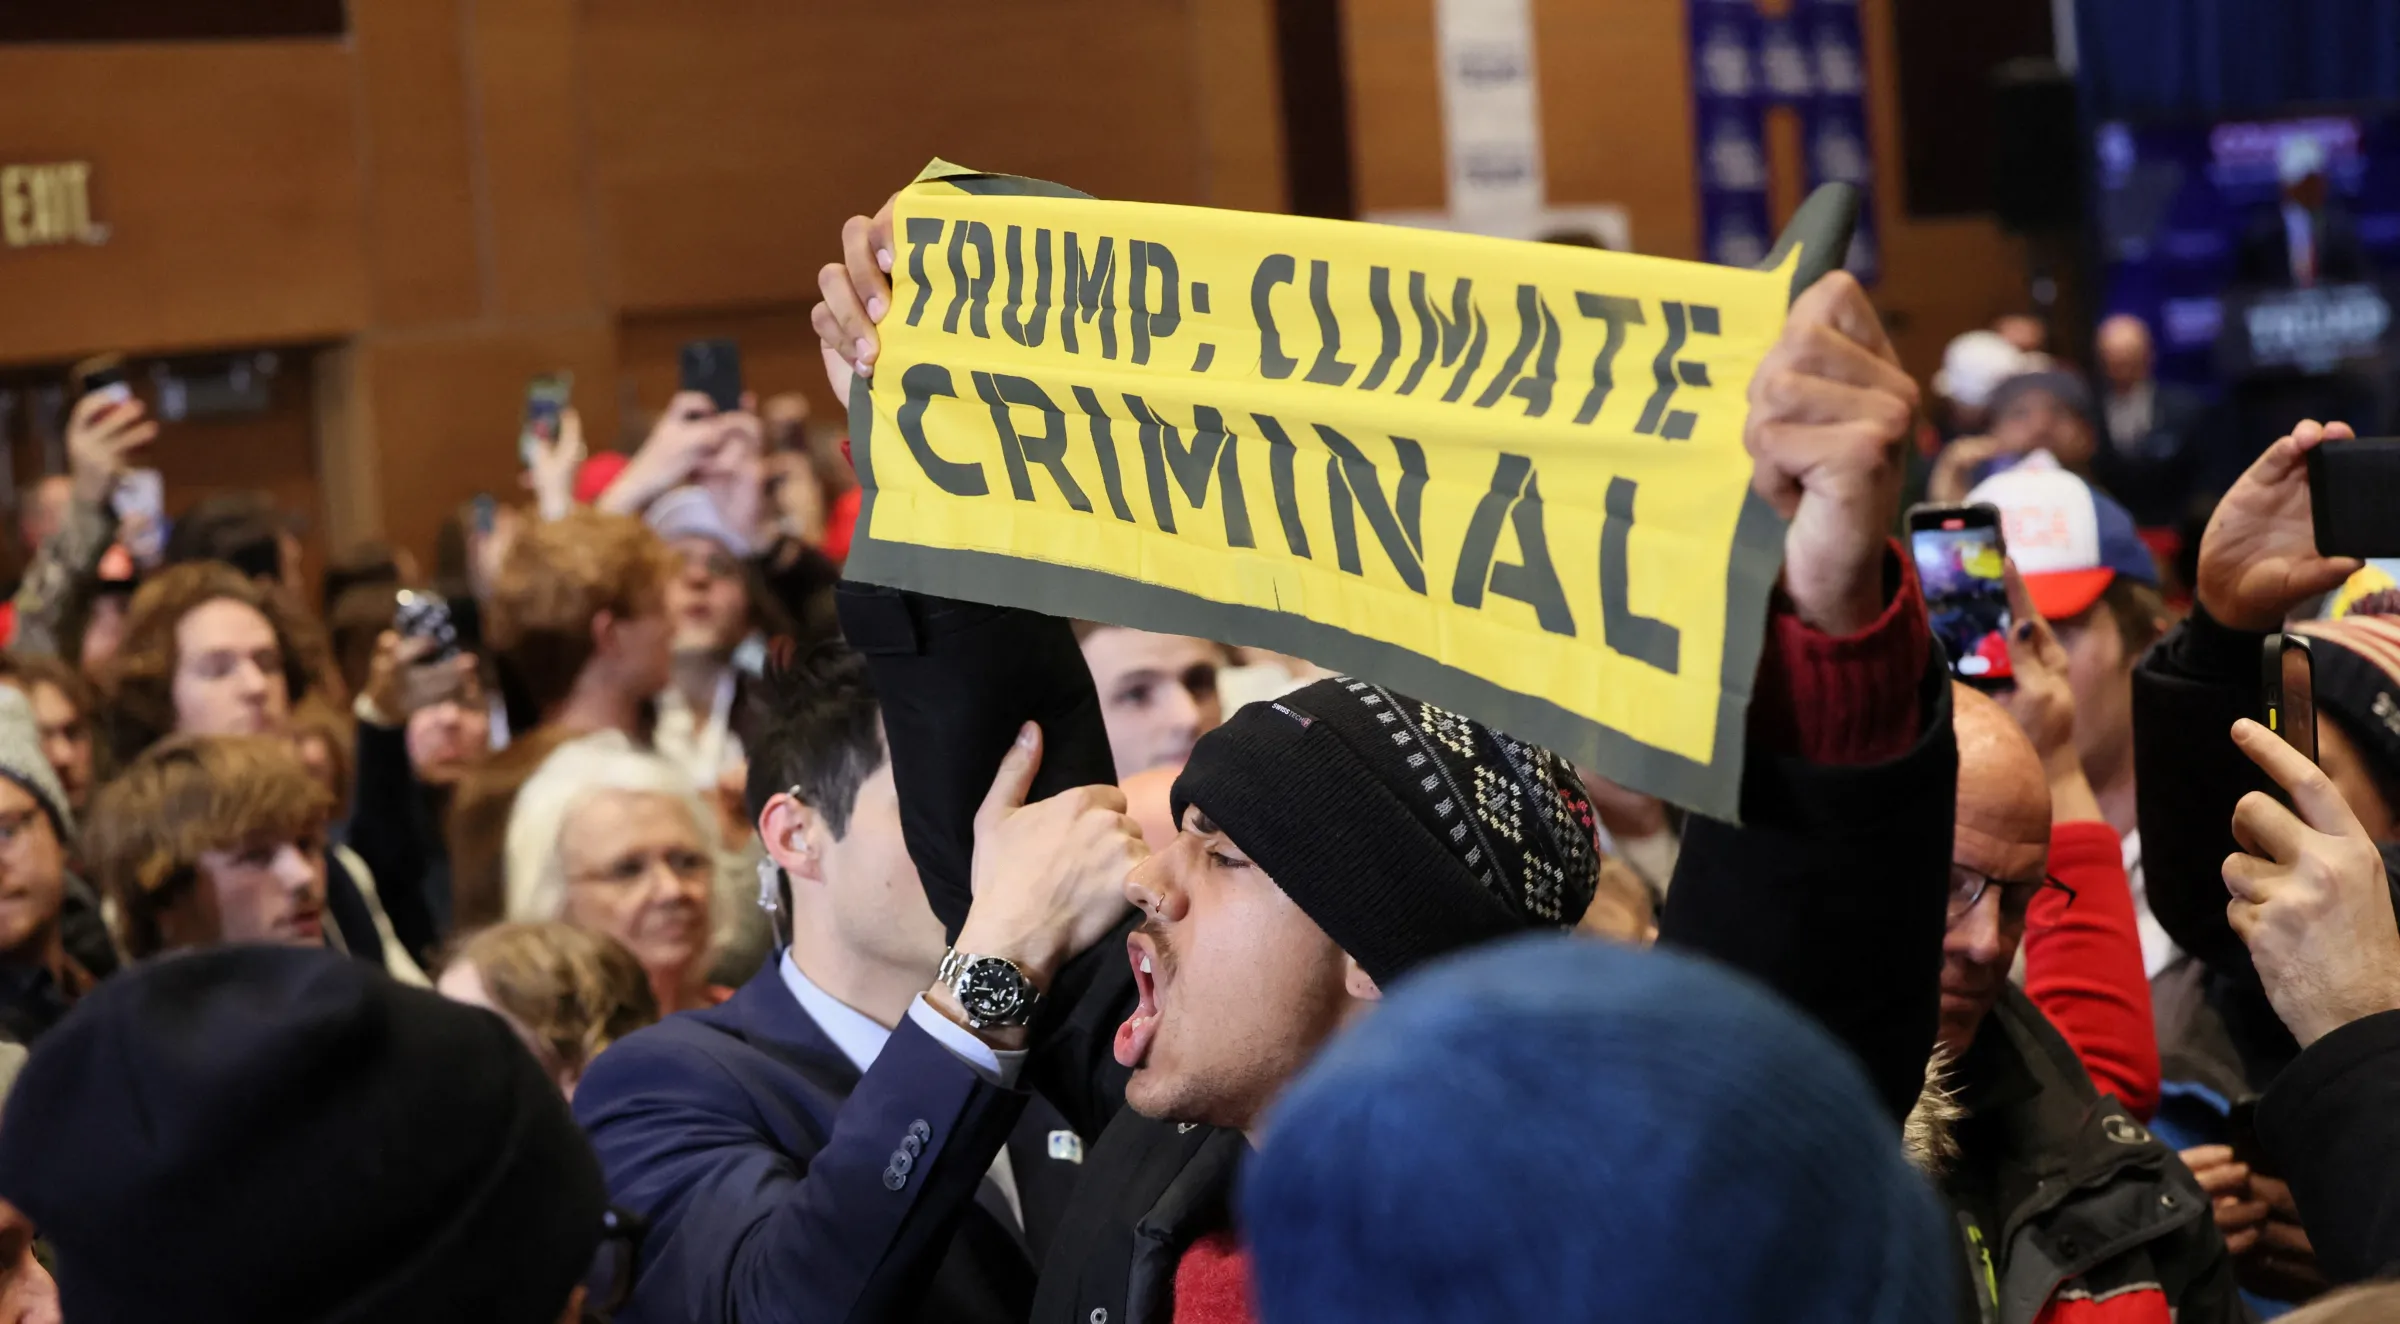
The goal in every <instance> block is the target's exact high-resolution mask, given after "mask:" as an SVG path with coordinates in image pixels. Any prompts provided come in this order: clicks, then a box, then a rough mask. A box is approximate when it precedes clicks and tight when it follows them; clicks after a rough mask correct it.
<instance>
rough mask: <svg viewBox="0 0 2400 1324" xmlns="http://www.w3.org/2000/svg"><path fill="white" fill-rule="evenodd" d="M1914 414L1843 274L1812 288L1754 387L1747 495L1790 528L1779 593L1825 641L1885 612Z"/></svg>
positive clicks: (1902, 377) (1877, 323) (1861, 300)
mask: <svg viewBox="0 0 2400 1324" xmlns="http://www.w3.org/2000/svg"><path fill="white" fill-rule="evenodd" d="M1916 411H1917V384H1916V383H1915V382H1914V381H1912V380H1910V378H1909V375H1908V374H1907V373H1906V372H1904V371H1902V370H1901V368H1900V359H1899V356H1898V355H1896V354H1894V353H1893V352H1892V342H1891V340H1890V338H1889V337H1887V336H1885V335H1884V333H1883V321H1882V319H1881V318H1879V317H1877V316H1876V315H1875V307H1874V305H1873V304H1871V303H1869V302H1868V301H1867V295H1866V291H1865V290H1862V289H1860V288H1859V285H1858V282H1857V281H1856V280H1855V279H1853V278H1852V277H1851V276H1850V274H1849V273H1848V272H1842V271H1836V272H1834V273H1832V274H1830V275H1828V276H1826V277H1825V278H1824V279H1822V280H1819V281H1818V282H1817V283H1816V284H1814V285H1811V286H1809V287H1808V291H1807V292H1806V293H1804V294H1802V295H1801V296H1800V300H1799V302H1797V303H1795V304H1793V305H1792V312H1791V316H1790V317H1789V318H1788V319H1787V320H1786V321H1785V322H1784V324H1783V335H1782V336H1781V337H1779V338H1778V339H1777V340H1776V342H1775V346H1774V348H1772V349H1770V350H1768V351H1767V356H1766V358H1765V359H1764V360H1762V361H1761V362H1760V363H1759V365H1758V373H1757V375H1756V376H1754V377H1752V378H1751V379H1750V422H1749V427H1748V429H1747V430H1746V432H1745V433H1744V436H1743V442H1744V444H1745V445H1746V446H1747V447H1748V448H1749V451H1750V455H1751V458H1752V459H1753V460H1754V461H1756V463H1757V473H1756V476H1755V477H1754V478H1753V479H1752V486H1753V487H1755V488H1756V489H1757V491H1758V494H1759V495H1760V496H1762V497H1764V498H1766V500H1767V502H1768V504H1770V505H1772V506H1773V507H1774V508H1775V511H1776V513H1777V514H1780V515H1782V516H1783V517H1784V518H1785V519H1787V520H1790V521H1791V528H1790V529H1789V531H1787V532H1786V533H1785V535H1784V540H1783V586H1784V591H1785V592H1786V593H1788V594H1790V596H1791V599H1792V605H1793V607H1794V608H1795V609H1796V610H1797V612H1798V613H1799V616H1800V619H1801V620H1802V621H1805V622H1807V623H1808V624H1809V625H1811V626H1813V627H1815V628H1816V629H1818V630H1820V631H1822V632H1824V633H1826V634H1830V635H1835V636H1841V635H1850V634H1856V633H1858V632H1859V631H1860V630H1863V629H1865V628H1866V627H1867V626H1869V625H1871V624H1873V623H1874V620H1875V618H1876V617H1877V616H1879V615H1881V614H1882V613H1883V608H1884V584H1883V570H1884V552H1885V547H1886V540H1887V539H1888V538H1889V537H1890V536H1891V530H1892V526H1893V524H1894V523H1895V521H1896V520H1897V519H1898V517H1899V514H1900V485H1901V478H1902V475H1903V466H1902V462H1901V448H1902V447H1903V446H1905V445H1906V444H1907V442H1908V436H1909V429H1910V427H1911V426H1912V425H1913V423H1914V421H1915V418H1916Z"/></svg>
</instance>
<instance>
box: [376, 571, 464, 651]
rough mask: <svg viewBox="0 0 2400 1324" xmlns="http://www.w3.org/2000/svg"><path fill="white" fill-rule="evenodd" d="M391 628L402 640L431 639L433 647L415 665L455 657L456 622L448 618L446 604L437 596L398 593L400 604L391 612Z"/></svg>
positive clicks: (405, 592) (433, 594)
mask: <svg viewBox="0 0 2400 1324" xmlns="http://www.w3.org/2000/svg"><path fill="white" fill-rule="evenodd" d="M392 629H394V630H396V631H398V632H399V634H400V637H401V638H403V639H431V640H433V647H432V648H431V649H430V650H428V651H427V652H426V654H425V656H424V657H422V658H420V659H418V665H420V666H422V665H424V664H426V663H429V662H447V661H449V660H450V659H452V658H454V657H457V656H458V623H457V622H456V621H455V620H452V619H451V616H450V604H449V602H448V601H446V600H445V599H444V598H443V597H442V596H441V595H440V594H438V593H419V592H415V591H413V590H410V589H402V590H400V605H399V606H398V608H396V609H395V610H394V611H393V612H392Z"/></svg>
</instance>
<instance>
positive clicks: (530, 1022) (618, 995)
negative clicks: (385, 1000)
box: [436, 921, 658, 1099]
mask: <svg viewBox="0 0 2400 1324" xmlns="http://www.w3.org/2000/svg"><path fill="white" fill-rule="evenodd" d="M436 987H437V988H439V989H440V990H441V992H442V995H443V996H445V997H447V998H449V999H451V1000H452V1001H454V1002H464V1003H467V1004H468V1005H470V1006H476V1007H485V1008H488V1009H490V1010H492V1011H495V1012H498V1013H499V1014H500V1018H501V1019H502V1020H505V1021H507V1022H508V1024H509V1028H511V1029H513V1030H515V1031H516V1032H517V1037H518V1038H520V1039H523V1040H524V1041H525V1046H526V1047H527V1048H530V1049H532V1050H533V1055H534V1057H535V1058H537V1059H538V1060H539V1061H540V1062H541V1064H542V1070H543V1071H545V1072H548V1073H549V1075H550V1078H551V1079H552V1080H555V1081H557V1082H558V1087H559V1089H560V1090H562V1091H564V1092H565V1093H566V1096H567V1097H568V1098H569V1099H572V1098H574V1097H575V1083H576V1082H577V1081H579V1080H581V1079H583V1071H584V1068H585V1067H588V1066H590V1065H591V1063H592V1059H593V1058H596V1057H598V1056H600V1054H601V1052H602V1050H604V1049H606V1048H607V1047H608V1046H609V1045H610V1044H613V1043H615V1042H616V1041H617V1040H619V1039H622V1038H624V1037H625V1036H626V1035H629V1034H631V1033H633V1032H634V1031H635V1030H638V1029H640V1028H642V1027H643V1026H645V1025H648V1024H650V1023H651V1022H652V1021H655V1020H657V1019H658V1000H657V998H655V997H653V996H652V995H651V992H650V976H649V973H648V972H647V971H645V970H643V969H642V963H641V962H640V961H637V960H635V959H634V956H633V953H632V952H630V951H627V950H626V949H625V945H624V944H623V943H621V942H618V941H617V940H616V939H614V938H611V937H608V936H606V935H605V934H599V933H594V932H592V931H591V930H589V929H582V928H577V927H576V926H575V925H572V924H568V923H566V922H564V921H553V922H550V923H547V924H501V925H496V926H494V927H492V928H488V929H485V930H483V931H482V932H480V933H477V934H474V935H472V936H471V937H469V938H468V939H467V940H466V941H465V942H464V943H462V944H460V946H459V949H458V954H457V955H456V956H454V957H452V958H451V960H450V963H449V964H448V965H447V966H444V967H443V968H442V977H441V980H440V982H439V983H438V984H437V985H436Z"/></svg>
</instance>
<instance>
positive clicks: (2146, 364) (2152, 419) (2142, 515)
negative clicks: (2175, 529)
mask: <svg viewBox="0 0 2400 1324" xmlns="http://www.w3.org/2000/svg"><path fill="white" fill-rule="evenodd" d="M2094 348H2095V349H2096V350H2097V351H2098V353H2099V358H2100V382H2101V387H2102V396H2101V411H2100V412H2101V417H2102V419H2103V420H2104V421H2105V422H2106V424H2107V430H2108V436H2107V438H2106V441H2107V444H2106V445H2103V446H2101V447H2100V448H2099V453H2098V454H2097V455H2096V456H2094V457H2093V464H2092V472H2093V475H2094V476H2095V477H2097V478H2098V479H2099V480H2100V483H2101V485H2102V486H2103V487H2106V488H2107V489H2108V490H2109V492H2110V493H2111V494H2113V495H2114V496H2115V497H2116V498H2117V499H2118V500H2119V501H2122V502H2124V503H2125V505H2126V507H2127V508H2128V509H2130V510H2131V511H2132V512H2133V517H2134V519H2135V521H2136V522H2138V523H2141V524H2145V525H2158V526H2169V525H2173V524H2175V523H2177V522H2179V521H2180V520H2181V519H2182V518H2183V513H2184V507H2185V506H2186V505H2187V504H2189V503H2190V501H2191V500H2192V498H2193V496H2194V495H2196V494H2197V493H2198V491H2199V484H2200V483H2201V482H2203V481H2204V480H2205V479H2206V478H2207V475H2206V474H2204V473H2202V472H2201V470H2202V467H2203V466H2202V463H2201V461H2202V459H2203V456H2202V448H2201V446H2200V445H2199V444H2198V441H2197V438H2198V435H2199V432H2200V425H2201V419H2202V418H2203V416H2204V415H2205V413H2206V406H2207V401H2205V400H2203V399H2202V398H2201V396H2200V395H2199V393H2198V392H2196V391H2193V390H2191V389H2190V388H2189V387H2184V386H2177V385H2175V384H2174V383H2172V382H2162V381H2160V380H2158V378H2157V376H2156V374H2155V373H2154V371H2153V368H2154V366H2155V363H2156V353H2155V351H2154V349H2153V347H2152V344H2151V340H2150V327H2149V324H2148V323H2146V322H2144V321H2143V320H2142V319H2141V318H2139V317H2136V316H2134V315H2133V314H2131V313H2118V314H2117V315H2115V316H2113V317H2111V318H2109V319H2108V320H2106V321H2104V322H2102V323H2101V324H2100V330H2099V333H2098V334H2097V336H2096V337H2095V338H2094Z"/></svg>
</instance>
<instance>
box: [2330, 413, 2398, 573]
mask: <svg viewBox="0 0 2400 1324" xmlns="http://www.w3.org/2000/svg"><path fill="white" fill-rule="evenodd" d="M2308 502H2309V508H2310V512H2311V514H2312V515H2313V516H2314V518H2315V520H2316V526H2317V551H2318V552H2319V553H2320V554H2321V555H2325V556H2360V557H2365V556H2400V437H2362V438H2360V439H2358V440H2357V441H2331V442H2327V443H2325V444H2324V445H2321V446H2319V447H2317V448H2316V449H2314V450H2312V451H2310V452H2309V453H2308Z"/></svg>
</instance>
